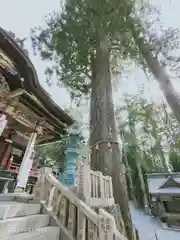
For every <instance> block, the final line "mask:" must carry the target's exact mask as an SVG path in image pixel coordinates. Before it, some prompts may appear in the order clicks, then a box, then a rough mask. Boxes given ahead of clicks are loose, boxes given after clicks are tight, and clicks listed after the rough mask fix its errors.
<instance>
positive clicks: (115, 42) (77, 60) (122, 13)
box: [32, 0, 135, 96]
mask: <svg viewBox="0 0 180 240" xmlns="http://www.w3.org/2000/svg"><path fill="white" fill-rule="evenodd" d="M133 6H134V1H132V0H126V1H124V0H123V1H122V0H121V1H117V0H111V1H107V0H100V1H92V0H76V1H75V0H73V1H72V0H70V1H68V2H67V4H66V5H65V7H64V9H63V10H62V9H60V10H59V13H58V12H56V13H53V14H51V15H49V16H48V17H47V20H46V27H45V28H35V29H33V30H32V43H33V48H34V49H37V50H38V51H39V52H40V54H41V57H42V59H47V60H50V61H52V60H53V61H54V64H55V65H54V66H53V68H51V69H47V71H46V73H47V74H48V75H49V76H51V75H52V74H53V73H54V72H55V73H56V75H57V77H58V79H59V80H60V82H61V83H62V84H64V85H66V86H67V87H68V88H69V89H70V90H71V91H72V92H73V94H76V95H77V96H80V95H81V93H85V94H87V93H88V91H89V89H90V84H91V80H92V63H93V60H94V58H95V55H96V46H97V44H99V42H100V41H101V40H102V39H104V38H108V44H109V49H110V50H111V53H112V54H113V56H114V57H112V60H113V65H114V64H115V63H117V61H116V60H115V59H116V57H115V56H117V55H118V54H117V53H118V52H119V51H120V52H121V53H122V54H121V55H122V57H123V58H126V57H127V56H129V52H133V51H134V49H135V46H134V45H133V41H132V37H131V36H130V35H129V33H128V31H127V29H126V19H127V17H128V16H129V14H130V13H131V12H132V9H133ZM119 45H120V46H121V47H119ZM121 55H119V56H121ZM113 68H114V66H113Z"/></svg>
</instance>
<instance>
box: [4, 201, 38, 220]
mask: <svg viewBox="0 0 180 240" xmlns="http://www.w3.org/2000/svg"><path fill="white" fill-rule="evenodd" d="M40 211H41V205H40V204H26V203H19V202H15V201H5V202H4V201H0V219H8V218H14V217H23V216H28V215H34V214H38V213H40Z"/></svg>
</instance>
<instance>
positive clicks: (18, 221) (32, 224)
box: [0, 214, 50, 239]
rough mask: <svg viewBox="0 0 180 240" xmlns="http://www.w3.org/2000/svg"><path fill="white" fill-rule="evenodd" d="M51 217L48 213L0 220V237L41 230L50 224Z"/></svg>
mask: <svg viewBox="0 0 180 240" xmlns="http://www.w3.org/2000/svg"><path fill="white" fill-rule="evenodd" d="M49 222H50V217H49V215H46V214H36V215H29V216H25V217H16V218H9V219H5V220H0V238H1V239H2V237H6V236H11V235H15V234H18V233H22V232H27V231H35V230H37V231H38V230H39V229H40V228H42V227H46V226H48V225H49Z"/></svg>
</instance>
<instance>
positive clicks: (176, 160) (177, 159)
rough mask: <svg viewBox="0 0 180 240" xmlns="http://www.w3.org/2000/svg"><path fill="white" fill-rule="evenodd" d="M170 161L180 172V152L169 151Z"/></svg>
mask: <svg viewBox="0 0 180 240" xmlns="http://www.w3.org/2000/svg"><path fill="white" fill-rule="evenodd" d="M169 163H170V164H171V166H172V169H173V171H174V172H180V154H179V153H178V152H174V151H171V152H170V153H169Z"/></svg>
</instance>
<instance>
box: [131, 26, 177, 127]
mask: <svg viewBox="0 0 180 240" xmlns="http://www.w3.org/2000/svg"><path fill="white" fill-rule="evenodd" d="M132 36H133V38H134V40H135V42H136V44H137V46H138V48H139V50H140V52H141V54H142V56H143V57H144V59H145V61H146V62H147V65H148V68H149V70H150V71H151V72H152V74H153V75H154V77H155V79H156V80H157V81H158V83H159V85H160V88H161V90H162V92H163V94H164V96H165V98H166V100H167V102H168V104H169V106H170V107H171V109H172V111H173V113H174V115H175V117H176V119H177V121H178V122H179V123H180V95H179V94H178V93H177V92H176V90H175V89H174V87H173V85H172V83H171V81H170V79H169V77H168V75H167V73H166V71H165V69H164V67H163V66H162V65H161V63H160V62H159V61H158V59H157V58H156V57H154V56H153V54H152V52H151V50H150V48H149V45H148V43H146V41H145V39H144V38H143V37H140V34H139V33H138V32H137V31H136V28H135V26H133V25H132Z"/></svg>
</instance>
